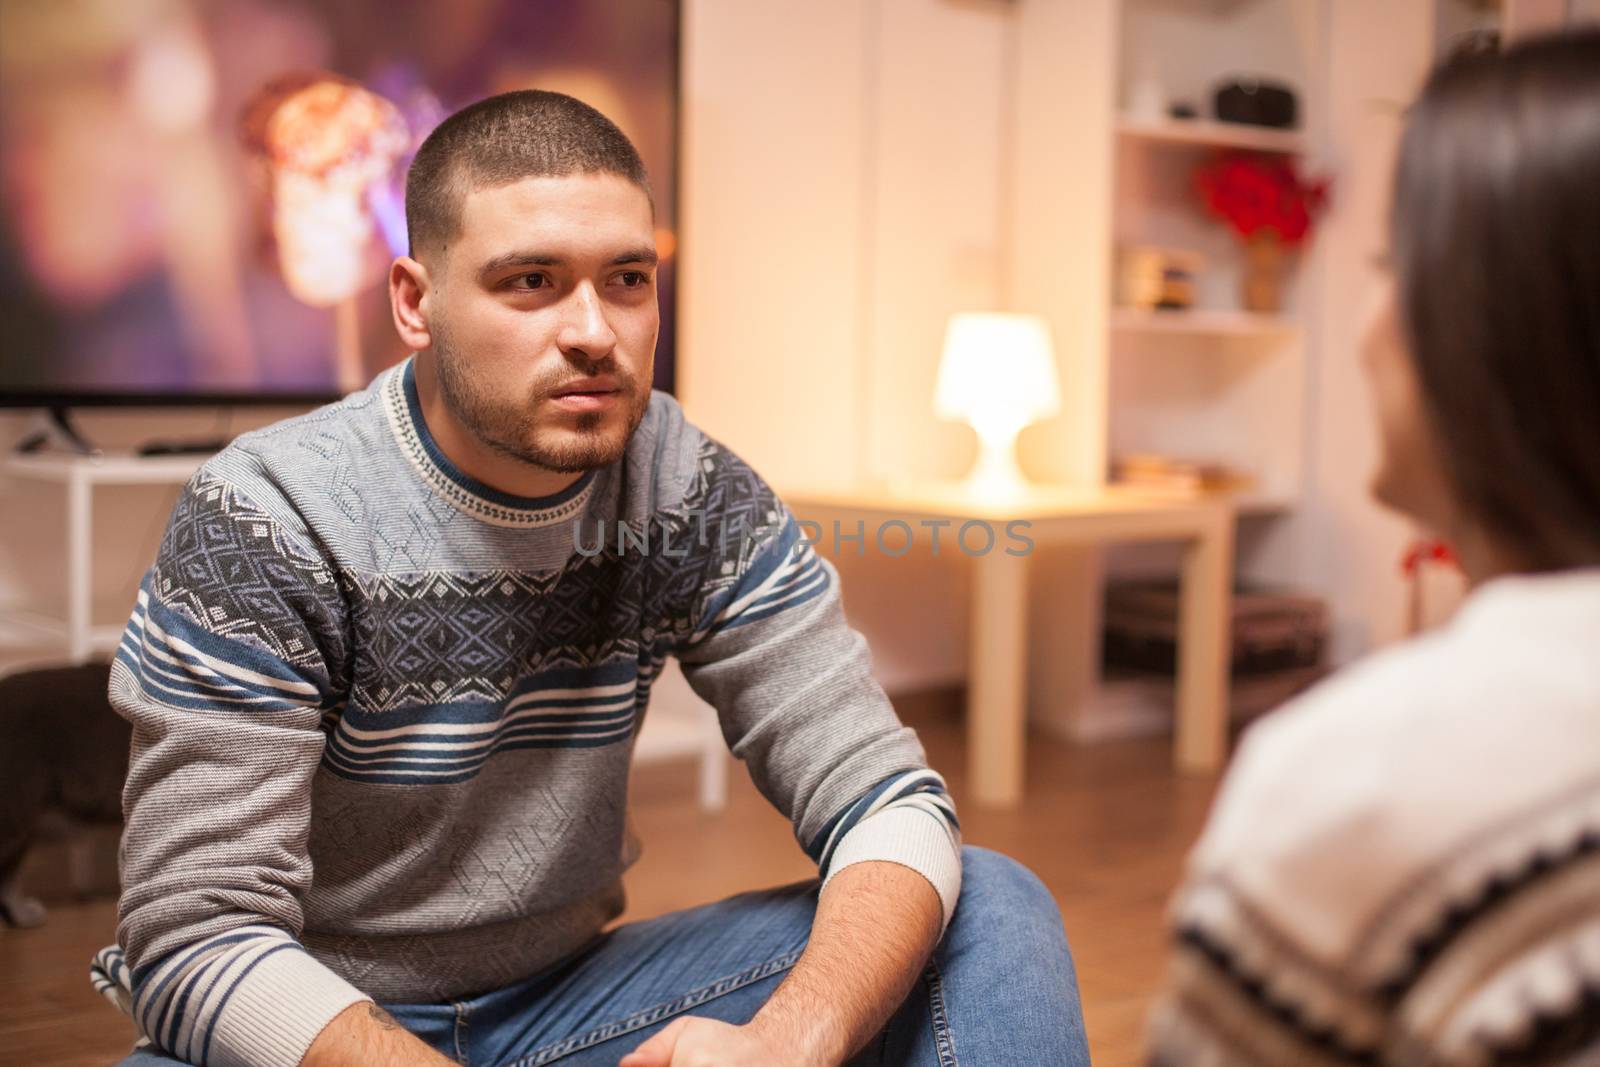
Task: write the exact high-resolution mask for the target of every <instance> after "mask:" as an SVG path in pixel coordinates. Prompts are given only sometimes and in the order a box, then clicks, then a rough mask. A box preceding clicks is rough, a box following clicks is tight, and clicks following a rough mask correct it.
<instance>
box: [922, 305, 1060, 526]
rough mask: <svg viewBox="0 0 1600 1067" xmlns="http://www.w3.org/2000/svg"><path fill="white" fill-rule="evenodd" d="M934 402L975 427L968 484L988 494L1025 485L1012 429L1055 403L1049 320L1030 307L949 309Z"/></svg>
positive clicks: (947, 415) (939, 410)
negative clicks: (1022, 311)
mask: <svg viewBox="0 0 1600 1067" xmlns="http://www.w3.org/2000/svg"><path fill="white" fill-rule="evenodd" d="M933 410H934V414H936V415H938V416H939V417H940V418H942V419H952V420H958V421H962V422H965V423H967V425H969V426H971V427H972V428H973V429H974V430H976V431H977V433H978V441H979V450H978V462H977V465H976V466H974V467H973V469H972V473H971V475H970V476H969V477H968V479H967V484H968V487H969V488H970V489H971V490H972V491H974V492H979V493H983V494H985V495H994V494H1005V493H1013V492H1017V491H1020V490H1022V489H1025V488H1026V485H1027V481H1026V479H1025V478H1024V477H1023V475H1022V470H1021V468H1019V467H1018V466H1017V456H1016V443H1017V434H1019V433H1020V432H1022V428H1023V427H1024V426H1027V425H1029V424H1030V423H1034V422H1037V421H1039V420H1040V419H1043V418H1048V417H1049V416H1051V415H1054V414H1055V413H1056V412H1058V411H1060V410H1061V386H1060V382H1059V381H1058V380H1057V377H1056V358H1055V351H1054V349H1053V348H1052V347H1051V344H1050V329H1049V326H1048V325H1046V323H1045V321H1044V320H1043V319H1042V318H1040V317H1039V316H1037V315H1012V314H999V313H989V312H983V313H979V312H964V313H962V314H958V315H952V316H951V317H950V325H949V327H948V328H947V329H946V331H945V338H944V356H943V358H942V359H941V360H940V362H939V379H938V383H937V385H936V386H935V389H934V399H933Z"/></svg>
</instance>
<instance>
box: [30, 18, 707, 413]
mask: <svg viewBox="0 0 1600 1067" xmlns="http://www.w3.org/2000/svg"><path fill="white" fill-rule="evenodd" d="M151 10H152V11H154V10H155V9H151ZM160 12H161V14H160V15H159V16H152V17H144V16H139V15H134V14H130V9H128V8H127V7H126V5H120V4H117V3H115V2H114V0H95V2H91V3H89V4H55V3H39V4H32V3H30V4H11V3H7V4H0V323H3V324H4V337H5V340H4V344H3V345H0V406H3V407H41V408H49V409H53V412H54V414H55V415H56V417H57V418H60V417H61V410H62V409H64V408H67V407H79V406H100V405H122V404H145V405H186V404H273V403H284V404H314V403H320V402H324V401H328V400H332V399H336V398H337V397H339V396H341V395H343V394H344V393H346V392H348V391H350V390H351V389H353V388H357V387H359V386H361V385H364V384H365V383H366V381H368V380H370V378H371V377H372V375H374V374H376V373H377V372H378V371H380V370H382V369H383V368H384V367H386V366H389V365H391V364H393V363H395V362H397V361H399V360H400V359H402V358H404V356H405V355H406V350H405V348H404V346H403V345H402V344H401V342H400V339H399V337H398V336H397V335H396V333H395V330H394V327H393V324H392V319H391V316H390V311H389V298H388V291H387V285H386V279H387V273H388V270H387V268H388V264H389V262H390V260H391V259H392V257H393V256H394V255H396V254H400V253H403V252H404V251H405V248H406V237H405V218H404V182H405V171H406V167H407V166H408V165H409V163H410V159H411V157H412V155H413V154H414V153H415V150H416V147H417V146H418V145H419V144H420V143H421V141H422V139H423V138H424V137H425V136H426V135H427V133H428V132H429V131H430V130H432V129H433V127H434V126H436V125H437V124H438V122H439V121H440V120H441V119H442V118H443V117H444V116H445V115H447V114H449V113H450V112H452V111H454V110H456V109H457V108H459V107H462V106H464V105H466V104H468V103H471V102H472V101H474V100H477V99H481V98H482V97H485V96H489V95H492V94H495V93H499V92H504V91H508V90H512V89H521V88H543V89H553V90H557V91H561V92H566V93H569V94H571V95H573V96H576V97H577V98H579V99H581V100H584V101H585V102H587V103H589V104H591V105H593V106H594V107H596V108H598V109H599V110H600V111H602V112H603V113H605V114H606V115H607V116H608V117H610V118H611V119H612V120H613V121H615V122H616V123H617V125H618V126H620V127H621V128H622V130H623V131H624V132H625V133H626V134H627V135H628V136H629V138H630V139H631V140H632V141H633V143H634V144H635V145H636V146H637V147H638V149H639V152H640V155H641V156H642V157H643V159H644V163H645V166H646V168H647V170H648V173H649V176H650V181H651V185H652V190H653V192H654V194H655V201H656V211H657V221H656V225H657V227H658V230H657V243H658V245H659V247H660V251H661V252H662V266H661V268H660V271H659V274H658V278H659V295H660V301H661V333H660V341H659V344H658V347H657V353H656V370H655V385H656V386H657V387H658V388H663V389H669V390H670V389H671V388H672V384H673V378H674V374H673V370H674V362H675V360H674V355H675V353H674V335H675V314H674V312H675V292H676V286H675V271H674V266H675V257H674V256H673V255H672V251H673V249H674V248H675V246H676V228H677V210H676V209H677V182H678V173H677V170H678V162H677V153H678V112H679V46H678V40H679V5H678V2H677V0H608V2H607V3H604V4H596V3H591V2H587V0H479V2H474V3H469V4H455V3H448V4H446V3H438V2H437V0H340V2H339V3H337V4H330V3H327V2H326V0H207V2H205V3H199V2H191V3H178V4H171V5H162V6H161V8H160ZM318 79H324V80H325V81H326V82H327V84H329V85H331V86H334V87H336V88H335V89H334V91H336V92H347V93H349V94H351V95H350V97H349V99H350V100H352V101H355V102H356V103H358V104H361V105H362V106H363V107H365V109H366V110H365V111H361V110H360V108H357V109H356V111H357V112H359V113H360V114H367V115H377V116H379V117H380V121H377V122H376V124H375V128H377V127H381V129H382V130H383V131H384V136H385V137H387V140H383V139H382V138H379V137H376V136H374V137H373V138H372V139H371V140H370V142H363V145H364V146H365V145H368V144H370V145H381V148H382V150H381V151H379V150H377V149H373V151H372V152H371V153H369V155H368V156H366V157H362V158H365V159H366V160H367V163H366V165H365V167H364V169H363V170H362V172H361V173H360V174H359V176H358V177H357V178H354V179H350V177H349V175H350V172H349V171H348V169H347V170H346V171H340V172H339V173H340V174H343V175H345V179H349V180H345V179H341V181H343V184H342V185H338V186H337V187H335V186H334V185H333V184H330V183H329V182H327V181H325V180H324V178H323V177H316V176H313V178H307V177H306V176H305V174H302V173H298V172H293V173H292V172H290V171H288V170H287V169H285V166H284V164H283V157H281V156H278V157H273V156H270V155H264V154H263V152H262V145H261V144H260V143H257V142H256V140H255V138H254V134H258V133H259V132H260V131H259V130H255V131H254V133H253V131H252V123H253V122H257V120H258V119H259V117H260V113H261V109H262V107H263V101H264V100H265V101H267V102H268V103H269V104H270V103H271V102H272V101H273V100H274V99H278V98H282V97H283V96H284V94H285V92H286V91H288V90H294V89H296V88H297V87H304V86H306V85H312V84H321V83H319V82H318ZM285 86H287V87H288V90H285V89H284V87H285ZM338 87H342V88H338ZM274 94H276V95H274ZM324 147H325V146H324ZM362 150H363V151H365V150H366V148H365V147H363V149H362ZM335 158H339V159H349V158H351V157H349V156H339V157H335ZM340 166H344V164H343V163H341V164H340ZM307 173H309V172H307ZM319 181H321V182H322V183H323V184H321V185H319V184H317V182H319ZM295 182H298V183H299V184H298V185H294V184H292V183H295ZM308 183H309V184H308ZM308 188H309V189H310V190H311V191H310V193H307V192H306V190H307V189H308ZM285 190H290V192H287V193H286V192H285ZM318 197H321V198H322V199H320V200H319V199H318ZM291 202H292V203H293V204H294V205H295V207H294V210H296V211H300V212H301V215H300V217H299V218H298V221H295V220H290V221H295V224H296V225H300V226H302V228H303V230H304V233H305V234H306V235H307V236H306V238H305V241H304V242H301V244H302V246H300V247H291V246H294V245H295V244H296V242H295V240H294V239H286V237H285V234H286V233H289V232H290V231H289V230H286V229H285V225H286V224H285V221H284V219H283V218H278V217H276V215H275V213H276V212H280V211H283V210H286V209H285V207H284V205H286V204H289V203H291ZM307 205H309V206H307ZM318 242H324V243H325V247H324V246H319V245H318ZM296 255H298V256H299V257H300V260H301V261H303V264H310V265H311V266H312V267H314V268H318V269H320V270H321V273H322V274H323V275H327V274H329V273H330V271H331V273H332V274H335V275H338V277H337V278H335V279H334V280H333V282H332V283H329V282H328V279H327V278H319V279H313V281H314V282H315V283H316V284H314V285H309V286H308V284H307V283H306V282H305V280H304V279H300V280H299V281H300V283H299V284H296V281H297V279H296V278H295V277H294V274H295V271H296V269H297V268H296V266H295V261H294V258H293V257H294V256H296ZM303 264H302V265H303ZM324 268H326V269H324ZM317 285H321V286H322V288H317V287H316V286H317Z"/></svg>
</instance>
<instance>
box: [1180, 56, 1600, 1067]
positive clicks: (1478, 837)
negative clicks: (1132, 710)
mask: <svg viewBox="0 0 1600 1067" xmlns="http://www.w3.org/2000/svg"><path fill="white" fill-rule="evenodd" d="M1390 235H1391V240H1392V244H1393V247H1392V264H1393V274H1394V279H1393V281H1394V284H1393V292H1392V299H1391V300H1390V301H1389V302H1388V304H1389V308H1388V310H1387V312H1386V313H1385V314H1383V315H1382V316H1381V317H1380V319H1379V322H1378V325H1377V327H1376V328H1375V329H1374V330H1373V331H1372V333H1371V335H1370V336H1369V338H1368V341H1367V345H1366V351H1365V353H1364V360H1365V362H1366V366H1367V370H1368V372H1369V377H1370V379H1371V385H1372V389H1373V393H1374V396H1375V398H1376V401H1377V411H1378V417H1379V422H1380V425H1381V433H1382V439H1383V454H1384V455H1383V461H1382V464H1381V469H1380V471H1379V472H1378V474H1377V477H1376V480H1375V485H1374V491H1375V493H1376V495H1377V496H1378V498H1379V499H1380V500H1381V501H1383V502H1384V503H1385V504H1388V505H1390V506H1392V507H1394V508H1397V509H1399V510H1401V511H1403V512H1406V513H1407V514H1409V515H1411V516H1412V517H1414V518H1415V519H1417V520H1419V521H1420V522H1422V523H1423V524H1424V525H1426V526H1428V527H1430V528H1432V529H1433V530H1435V531H1436V532H1438V533H1439V534H1441V535H1442V536H1444V537H1445V538H1446V539H1447V540H1449V541H1450V542H1451V543H1452V544H1453V545H1454V546H1455V548H1456V550H1457V554H1458V556H1459V557H1460V559H1461V560H1462V563H1463V566H1464V567H1465V569H1466V571H1467V574H1468V577H1469V578H1470V580H1471V583H1472V586H1473V591H1472V593H1471V594H1470V596H1469V597H1468V599H1467V601H1466V603H1465V604H1464V605H1463V607H1462V609H1461V611H1460V612H1459V613H1458V615H1457V616H1456V618H1455V619H1454V620H1453V622H1452V623H1451V624H1450V625H1449V626H1448V627H1447V628H1445V629H1443V630H1441V631H1439V632H1437V633H1435V634H1432V635H1430V636H1427V637H1425V638H1422V639H1420V640H1417V641H1413V642H1411V643H1409V644H1407V645H1404V646H1402V647H1399V648H1395V649H1392V650H1390V651H1387V652H1384V653H1382V654H1379V655H1376V656H1373V657H1372V658H1370V659H1368V660H1366V661H1365V662H1363V663H1362V664H1360V665H1359V666H1357V667H1355V668H1352V669H1351V670H1349V671H1346V672H1344V673H1343V674H1341V675H1340V676H1339V677H1338V678H1336V679H1334V680H1333V681H1331V682H1330V683H1328V684H1326V685H1324V686H1322V687H1320V688H1318V689H1317V690H1314V691H1313V692H1312V693H1310V694H1308V695H1307V696H1306V697H1304V698H1302V699H1300V700H1298V701H1296V702H1294V704H1292V705H1291V706H1290V707H1288V708H1285V709H1284V710H1283V711H1281V712H1280V713H1278V714H1276V715H1274V716H1272V717H1271V718H1269V719H1268V720H1266V721H1264V722H1263V723H1262V724H1260V726H1258V727H1257V728H1256V729H1253V730H1252V731H1251V732H1250V734H1249V736H1248V738H1247V740H1246V742H1245V744H1244V745H1243V746H1242V748H1241V750H1240V752H1239V755H1238V759H1237V761H1236V763H1235V765H1234V767H1233V769H1232V771H1231V772H1230V773H1229V776H1228V779H1227V782H1226V783H1225V785H1224V788H1223V790H1222V793H1221V796H1220V797H1219V799H1218V802H1217V806H1216V809H1215V810H1214V812H1213V813H1212V817H1211V820H1210V823H1209V825H1208V826H1207V828H1206V831H1205V833H1204V835H1203V837H1202V839H1201V841H1200V843H1199V845H1198V846H1197V847H1196V849H1195V852H1194V854H1193V855H1192V857H1191V859H1190V867H1189V871H1188V874H1187V876H1186V880H1185V883H1184V885H1183V887H1182V888H1181V890H1180V892H1179V895H1178V898H1177V900H1176V902H1175V904H1174V907H1173V918H1174V921H1175V935H1174V936H1175V946H1174V952H1173V961H1174V965H1173V969H1172V975H1171V979H1170V985H1169V987H1168V989H1167V991H1166V993H1165V995H1164V996H1163V998H1162V1001H1161V1004H1160V1006H1159V1007H1158V1009H1157V1013H1156V1016H1155V1021H1154V1026H1153V1030H1152V1037H1153V1042H1154V1058H1155V1062H1157V1063H1159V1064H1164V1065H1165V1064H1208V1065H1209V1064H1219V1065H1220V1064H1270V1065H1273V1067H1281V1065H1298V1064H1310V1065H1319V1064H1330V1065H1332V1064H1339V1065H1346V1064H1376V1065H1389V1064H1429V1065H1452V1067H1453V1065H1457V1064H1460V1065H1468V1064H1471V1065H1489V1064H1511V1063H1516V1064H1578V1063H1596V1062H1600V33H1597V32H1593V31H1588V32H1582V33H1578V32H1574V33H1570V34H1566V35H1562V36H1557V37H1549V38H1544V39H1539V40H1532V41H1528V42H1526V43H1522V44H1519V45H1518V46H1516V47H1514V48H1511V49H1510V50H1508V51H1506V52H1504V53H1502V54H1498V55H1495V54H1483V53H1479V54H1476V55H1470V56H1463V57H1459V58H1457V59H1454V60H1452V61H1450V62H1447V63H1446V64H1445V65H1443V66H1442V67H1441V68H1440V69H1438V70H1437V71H1435V73H1434V74H1433V76H1432V77H1431V78H1430V80H1429V81H1428V84H1427V86H1426V87H1425V89H1424V90H1423V94H1422V98H1421V100H1420V101H1419V102H1418V103H1417V105H1416V106H1415V108H1414V109H1413V110H1412V112H1411V114H1410V117H1409V119H1408V121H1407V127H1406V131H1405V135H1404V141H1403V144H1402V147H1401V153H1400V162H1399V167H1398V171H1397V174H1396V180H1395V186H1394V200H1393V208H1392V217H1391V224H1390Z"/></svg>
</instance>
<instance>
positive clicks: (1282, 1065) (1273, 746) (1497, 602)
mask: <svg viewBox="0 0 1600 1067" xmlns="http://www.w3.org/2000/svg"><path fill="white" fill-rule="evenodd" d="M1173 918H1174V920H1175V923H1176V931H1175V932H1176V943H1175V951H1174V955H1173V964H1174V965H1173V969H1172V975H1171V980H1170V984H1169V986H1168V988H1167V990H1166V993H1165V995H1164V996H1163V998H1162V1001H1161V1005H1160V1007H1159V1009H1158V1010H1157V1013H1156V1016H1155V1020H1154V1028H1153V1032H1152V1038H1153V1045H1154V1058H1153V1062H1154V1063H1155V1064H1158V1065H1161V1067H1223V1065H1228V1067H1302V1065H1304V1067H1356V1065H1367V1067H1412V1065H1416V1067H1495V1065H1505V1067H1509V1065H1512V1064H1519V1065H1524V1067H1540V1065H1543V1067H1556V1065H1562V1067H1580V1065H1588V1067H1594V1065H1596V1064H1600V570H1587V571H1572V572H1567V573H1562V574H1548V575H1539V576H1520V577H1506V578H1499V579H1496V580H1494V581H1492V582H1489V583H1487V584H1485V585H1484V586H1483V587H1481V588H1480V589H1479V590H1477V591H1476V592H1475V593H1473V595H1472V596H1471V597H1470V598H1469V599H1468V600H1467V602H1466V604H1465V605H1463V607H1462V609H1461V611H1460V612H1459V613H1458V615H1457V616H1456V618H1455V619H1454V620H1453V621H1452V622H1451V624H1450V625H1449V626H1447V627H1446V628H1444V629H1443V630H1441V631H1439V632H1436V633H1433V634H1431V635H1429V636H1427V637H1425V638H1422V639H1420V640H1417V641H1413V642H1411V643H1409V644H1407V645H1404V646H1401V647H1399V648H1396V649H1393V650H1391V651H1388V652H1385V653H1382V654H1380V655H1378V656H1375V657H1373V658H1372V659H1370V660H1368V661H1367V662H1365V663H1363V664H1361V665H1360V666H1358V667H1355V668H1352V669H1351V670H1349V671H1347V672H1345V673H1344V674H1342V675H1340V676H1339V677H1338V678H1336V679H1334V680H1333V681H1331V682H1329V683H1328V684H1326V685H1324V686H1322V687H1321V688H1319V689H1316V690H1314V691H1312V692H1311V693H1309V694H1307V695H1306V696H1305V697H1303V698H1301V699H1300V700H1299V701H1297V702H1296V703H1295V704H1294V705H1292V706H1291V707H1288V708H1285V709H1283V710H1281V711H1279V712H1276V713H1275V714H1274V715H1272V716H1271V717H1269V718H1268V719H1266V720H1264V721H1263V722H1262V723H1260V724H1259V725H1257V726H1256V727H1254V728H1253V729H1252V730H1251V731H1250V734H1249V736H1248V738H1247V740H1246V742H1245V744H1244V745H1243V746H1242V748H1241V750H1240V752H1239V755H1238V758H1237V759H1236V761H1235V764H1234V767H1233V769H1232V770H1230V771H1229V773H1228V779H1227V782H1226V784H1225V785H1224V788H1223V791H1222V794H1221V796H1220V797H1219V798H1218V800H1217V804H1216V808H1215V810H1214V811H1213V812H1212V816H1211V820H1210V822H1209V824H1208V825H1207V827H1206V831H1205V834H1204V835H1203V837H1202V838H1201V841H1200V843H1199V845H1198V846H1197V847H1196V849H1195V852H1194V855H1193V856H1192V857H1191V860H1190V867H1189V874H1188V877H1187V879H1186V881H1185V884H1184V887H1183V889H1182V891H1181V892H1180V893H1179V895H1178V897H1177V900H1176V902H1175V904H1174V908H1173Z"/></svg>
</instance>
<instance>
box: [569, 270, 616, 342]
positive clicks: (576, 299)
mask: <svg viewBox="0 0 1600 1067" xmlns="http://www.w3.org/2000/svg"><path fill="white" fill-rule="evenodd" d="M557 341H558V343H559V344H560V345H561V348H562V349H563V350H566V351H570V350H572V349H581V350H582V351H583V352H584V354H585V355H587V356H589V357H590V358H591V359H598V358H600V357H601V356H605V355H608V354H609V353H610V352H611V349H612V348H613V347H615V346H616V343H617V335H616V333H615V332H613V331H612V329H611V323H610V322H608V321H607V320H606V314H605V305H604V304H603V303H602V301H601V300H600V294H599V293H598V292H596V291H595V287H594V283H593V282H590V281H588V280H584V281H581V282H579V283H578V285H577V287H576V288H575V289H573V291H572V295H571V296H570V297H568V299H567V308H566V319H565V321H564V322H563V323H562V324H561V333H560V335H559V337H558V338H557Z"/></svg>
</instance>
